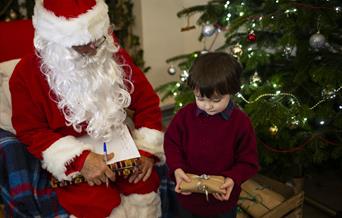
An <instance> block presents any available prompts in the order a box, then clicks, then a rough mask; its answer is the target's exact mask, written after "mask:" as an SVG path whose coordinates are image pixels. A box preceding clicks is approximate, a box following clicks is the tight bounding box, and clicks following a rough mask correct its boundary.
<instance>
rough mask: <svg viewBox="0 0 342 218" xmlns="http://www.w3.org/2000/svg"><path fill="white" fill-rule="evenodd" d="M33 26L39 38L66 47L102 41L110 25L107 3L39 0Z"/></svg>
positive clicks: (91, 0) (85, 0)
mask: <svg viewBox="0 0 342 218" xmlns="http://www.w3.org/2000/svg"><path fill="white" fill-rule="evenodd" d="M32 22H33V26H34V27H35V31H36V34H38V35H39V36H40V37H42V38H44V39H46V40H49V41H53V42H55V43H58V44H61V45H63V46H66V47H71V46H74V45H83V44H87V43H89V42H92V41H95V40H96V39H99V38H101V37H102V36H103V35H105V34H106V33H107V32H108V28H109V24H110V23H109V16H108V7H107V5H106V3H105V2H104V0H36V4H35V8H34V15H33V17H32Z"/></svg>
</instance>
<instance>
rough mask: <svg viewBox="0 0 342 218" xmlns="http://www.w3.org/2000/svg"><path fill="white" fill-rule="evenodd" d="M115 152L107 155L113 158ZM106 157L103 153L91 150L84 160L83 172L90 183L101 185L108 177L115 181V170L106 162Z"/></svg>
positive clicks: (108, 158) (109, 158)
mask: <svg viewBox="0 0 342 218" xmlns="http://www.w3.org/2000/svg"><path fill="white" fill-rule="evenodd" d="M113 157H114V153H110V154H108V155H107V160H111V159H112V158H113ZM104 160H105V157H104V155H101V154H96V153H93V152H90V153H89V154H88V156H87V158H86V160H85V161H84V164H83V168H82V169H81V174H82V175H83V177H84V178H85V179H86V181H87V182H88V184H89V185H94V184H96V185H101V184H102V183H106V180H107V178H109V179H110V180H111V181H115V174H114V172H113V171H112V170H111V169H110V168H109V167H108V166H107V164H106V163H105V161H104Z"/></svg>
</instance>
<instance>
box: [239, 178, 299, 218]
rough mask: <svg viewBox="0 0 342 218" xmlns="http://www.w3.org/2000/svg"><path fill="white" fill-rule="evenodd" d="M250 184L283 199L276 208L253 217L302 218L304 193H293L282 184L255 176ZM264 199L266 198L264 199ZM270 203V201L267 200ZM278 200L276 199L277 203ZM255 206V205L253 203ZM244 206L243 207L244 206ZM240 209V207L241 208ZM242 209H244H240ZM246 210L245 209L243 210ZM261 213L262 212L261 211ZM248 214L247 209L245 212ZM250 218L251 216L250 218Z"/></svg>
mask: <svg viewBox="0 0 342 218" xmlns="http://www.w3.org/2000/svg"><path fill="white" fill-rule="evenodd" d="M251 180H252V182H256V183H258V184H260V185H261V186H263V187H265V188H267V189H269V190H272V191H274V192H275V193H276V194H280V197H283V199H282V200H281V198H280V200H281V202H278V203H277V205H276V206H273V207H272V208H271V209H267V210H266V211H265V210H264V209H265V208H264V209H263V210H264V211H263V212H262V215H260V216H254V217H262V218H278V217H286V218H300V217H302V216H303V213H302V207H303V201H304V192H303V191H295V189H294V188H291V187H289V186H287V185H285V184H284V183H281V182H279V181H276V180H273V179H271V178H268V177H265V176H262V175H257V176H255V177H253V178H252V179H251ZM265 197H267V196H265ZM265 199H266V198H265ZM267 200H268V201H270V199H267ZM278 200H279V199H277V201H278ZM255 204H257V203H255ZM244 206H245V205H244ZM241 207H242V206H241ZM242 209H244V208H243V207H242ZM245 209H246V208H245ZM261 211H262V210H261ZM245 212H246V213H247V214H248V208H247V210H245ZM238 217H246V214H238ZM250 217H252V216H250Z"/></svg>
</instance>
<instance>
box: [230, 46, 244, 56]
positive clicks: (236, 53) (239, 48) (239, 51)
mask: <svg viewBox="0 0 342 218" xmlns="http://www.w3.org/2000/svg"><path fill="white" fill-rule="evenodd" d="M231 51H232V53H233V55H234V56H241V55H242V54H243V50H242V46H241V45H240V44H239V43H236V45H234V46H233V47H232V48H231Z"/></svg>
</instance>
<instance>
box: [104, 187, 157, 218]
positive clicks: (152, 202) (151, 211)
mask: <svg viewBox="0 0 342 218" xmlns="http://www.w3.org/2000/svg"><path fill="white" fill-rule="evenodd" d="M112 215H115V217H120V218H121V217H123V218H125V217H127V218H133V217H134V218H159V217H161V205H160V196H159V194H158V193H156V192H150V193H147V194H130V195H126V196H125V195H122V196H121V204H120V205H119V206H118V207H117V208H115V209H113V211H112V214H111V216H110V217H114V216H112Z"/></svg>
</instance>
